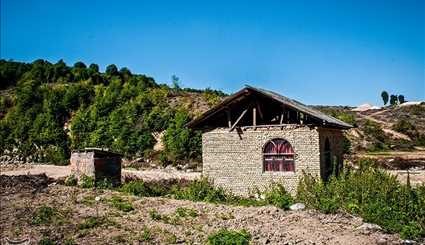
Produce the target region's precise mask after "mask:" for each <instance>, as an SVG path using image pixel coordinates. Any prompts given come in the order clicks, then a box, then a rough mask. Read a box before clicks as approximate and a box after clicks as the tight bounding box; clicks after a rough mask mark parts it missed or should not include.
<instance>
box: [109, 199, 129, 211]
mask: <svg viewBox="0 0 425 245" xmlns="http://www.w3.org/2000/svg"><path fill="white" fill-rule="evenodd" d="M107 202H108V203H109V205H111V206H112V207H114V208H116V209H118V210H121V211H123V212H130V211H133V210H134V207H133V205H132V204H131V203H130V202H129V201H128V200H125V199H123V198H122V197H120V196H112V197H111V198H110V199H109V200H108V201H107Z"/></svg>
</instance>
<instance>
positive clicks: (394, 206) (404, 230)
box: [298, 160, 425, 239]
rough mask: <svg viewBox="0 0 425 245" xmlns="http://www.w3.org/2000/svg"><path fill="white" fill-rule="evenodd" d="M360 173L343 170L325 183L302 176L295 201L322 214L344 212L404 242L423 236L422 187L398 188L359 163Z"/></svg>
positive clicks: (365, 163) (370, 164)
mask: <svg viewBox="0 0 425 245" xmlns="http://www.w3.org/2000/svg"><path fill="white" fill-rule="evenodd" d="M359 166H360V169H359V170H349V169H345V170H344V171H343V172H342V173H341V174H340V176H338V177H332V178H331V179H330V180H329V181H328V182H327V183H324V182H323V181H321V180H320V179H317V178H314V177H312V176H309V175H305V176H304V177H303V179H302V180H301V181H300V184H299V186H298V199H299V200H300V201H302V202H304V203H305V204H306V205H307V206H309V207H311V208H315V209H318V210H320V211H322V212H324V213H335V212H337V211H339V210H344V211H347V212H350V213H352V214H356V215H359V216H361V217H362V218H363V219H364V220H365V222H371V223H375V224H378V225H380V226H381V227H382V228H383V229H384V230H386V231H387V232H397V233H400V236H401V238H403V239H418V238H420V237H421V236H423V235H425V209H424V207H425V185H421V186H418V187H416V188H412V187H410V185H402V184H400V183H399V182H398V181H397V179H396V177H394V176H392V175H390V174H388V173H387V172H385V171H384V170H382V169H378V168H376V167H373V166H374V162H373V161H372V160H362V161H360V165H359Z"/></svg>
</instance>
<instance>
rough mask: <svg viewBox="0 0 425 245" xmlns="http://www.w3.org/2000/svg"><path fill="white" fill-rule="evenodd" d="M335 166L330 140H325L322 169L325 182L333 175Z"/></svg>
mask: <svg viewBox="0 0 425 245" xmlns="http://www.w3.org/2000/svg"><path fill="white" fill-rule="evenodd" d="M333 169H334V166H333V164H332V150H331V144H330V142H329V139H328V138H326V139H325V147H324V149H323V164H322V168H321V171H320V173H321V176H322V179H323V180H324V181H327V180H328V179H329V177H330V176H331V175H332V172H333Z"/></svg>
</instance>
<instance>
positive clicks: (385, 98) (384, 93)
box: [381, 91, 389, 105]
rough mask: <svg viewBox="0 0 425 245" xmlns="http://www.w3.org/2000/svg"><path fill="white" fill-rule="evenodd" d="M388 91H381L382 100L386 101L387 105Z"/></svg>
mask: <svg viewBox="0 0 425 245" xmlns="http://www.w3.org/2000/svg"><path fill="white" fill-rule="evenodd" d="M388 96H389V95H388V92H387V91H382V93H381V97H382V101H384V105H386V104H387V103H388Z"/></svg>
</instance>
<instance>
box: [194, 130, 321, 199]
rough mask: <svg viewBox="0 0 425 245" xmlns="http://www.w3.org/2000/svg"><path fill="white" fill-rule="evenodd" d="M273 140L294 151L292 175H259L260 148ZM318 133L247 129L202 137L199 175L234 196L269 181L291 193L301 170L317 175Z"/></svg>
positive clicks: (318, 157) (225, 131) (290, 173)
mask: <svg viewBox="0 0 425 245" xmlns="http://www.w3.org/2000/svg"><path fill="white" fill-rule="evenodd" d="M274 138H283V139H285V140H287V141H288V142H289V143H290V144H291V145H292V147H293V149H294V151H295V154H296V155H295V172H263V154H262V149H263V146H264V144H265V143H267V141H269V140H271V139H274ZM319 138H320V137H319V130H318V129H317V128H310V127H307V126H301V125H299V126H296V125H293V126H292V125H291V126H287V127H285V128H283V129H280V128H270V129H257V130H253V129H248V130H246V131H242V133H241V134H238V133H237V132H236V131H233V132H229V131H228V129H227V128H222V129H220V128H219V129H215V130H212V131H209V132H206V133H204V134H203V135H202V159H203V175H204V176H207V177H208V178H210V179H212V180H213V181H214V184H215V185H219V186H222V187H224V188H225V189H227V190H229V191H232V192H233V193H235V194H238V195H248V194H249V193H250V191H252V190H254V189H255V188H259V189H260V190H262V189H264V187H266V186H268V185H269V184H270V183H271V182H272V181H278V182H282V183H283V184H284V185H285V187H286V189H287V190H288V191H290V192H291V193H293V194H295V192H296V188H297V184H298V181H299V178H300V177H301V176H302V171H303V170H304V171H305V172H307V173H311V174H313V175H316V176H317V175H319V174H320V142H319Z"/></svg>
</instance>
